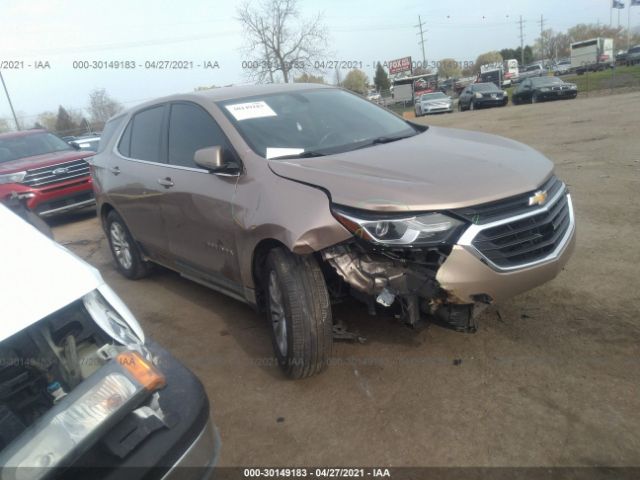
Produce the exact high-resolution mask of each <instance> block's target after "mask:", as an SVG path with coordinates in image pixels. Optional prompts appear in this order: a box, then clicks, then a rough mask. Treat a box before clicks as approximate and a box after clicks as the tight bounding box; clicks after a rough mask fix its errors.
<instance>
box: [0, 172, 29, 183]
mask: <svg viewBox="0 0 640 480" xmlns="http://www.w3.org/2000/svg"><path fill="white" fill-rule="evenodd" d="M26 176H27V172H14V173H7V174H6V175H0V185H4V184H6V183H20V182H21V181H22V180H24V177H26Z"/></svg>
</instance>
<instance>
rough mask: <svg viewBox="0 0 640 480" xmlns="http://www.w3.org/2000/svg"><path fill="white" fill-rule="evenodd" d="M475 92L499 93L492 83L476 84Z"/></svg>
mask: <svg viewBox="0 0 640 480" xmlns="http://www.w3.org/2000/svg"><path fill="white" fill-rule="evenodd" d="M475 91H476V92H499V91H501V90H500V89H499V88H498V87H496V86H495V84H493V83H477V84H476V86H475Z"/></svg>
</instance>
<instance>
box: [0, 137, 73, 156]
mask: <svg viewBox="0 0 640 480" xmlns="http://www.w3.org/2000/svg"><path fill="white" fill-rule="evenodd" d="M65 150H73V148H71V146H70V145H69V144H68V143H66V142H65V141H64V140H62V139H60V138H58V137H56V136H55V135H53V134H52V133H49V132H40V133H33V134H29V135H20V136H16V137H12V138H0V163H3V162H11V161H12V160H18V159H19V158H26V157H33V156H35V155H42V154H44V153H52V152H62V151H65Z"/></svg>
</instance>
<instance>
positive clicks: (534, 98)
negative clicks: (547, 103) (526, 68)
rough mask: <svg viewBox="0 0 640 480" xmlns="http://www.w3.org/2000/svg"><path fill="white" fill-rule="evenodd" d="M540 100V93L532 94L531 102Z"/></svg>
mask: <svg viewBox="0 0 640 480" xmlns="http://www.w3.org/2000/svg"><path fill="white" fill-rule="evenodd" d="M539 101H540V99H539V98H538V95H536V94H535V93H534V94H533V95H532V96H531V103H538V102H539Z"/></svg>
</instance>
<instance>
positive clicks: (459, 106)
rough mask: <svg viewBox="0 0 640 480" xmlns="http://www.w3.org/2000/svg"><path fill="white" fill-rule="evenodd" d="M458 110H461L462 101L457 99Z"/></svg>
mask: <svg viewBox="0 0 640 480" xmlns="http://www.w3.org/2000/svg"><path fill="white" fill-rule="evenodd" d="M458 111H459V112H462V102H461V101H460V100H458Z"/></svg>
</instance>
